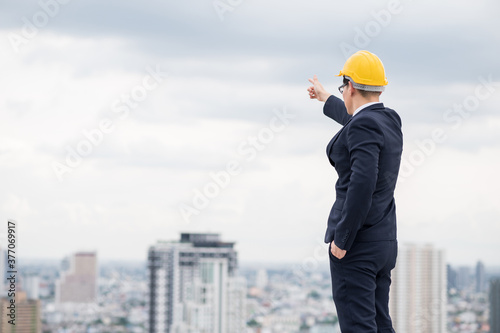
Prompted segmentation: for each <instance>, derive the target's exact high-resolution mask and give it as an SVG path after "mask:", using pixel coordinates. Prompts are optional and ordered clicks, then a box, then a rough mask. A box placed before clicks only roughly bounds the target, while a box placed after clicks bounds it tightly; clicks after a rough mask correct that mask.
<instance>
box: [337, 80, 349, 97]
mask: <svg viewBox="0 0 500 333" xmlns="http://www.w3.org/2000/svg"><path fill="white" fill-rule="evenodd" d="M348 84H349V80H347V79H344V84H342V85H341V86H340V87H339V91H340V94H342V95H343V94H344V89H345V87H346V86H347V85H348Z"/></svg>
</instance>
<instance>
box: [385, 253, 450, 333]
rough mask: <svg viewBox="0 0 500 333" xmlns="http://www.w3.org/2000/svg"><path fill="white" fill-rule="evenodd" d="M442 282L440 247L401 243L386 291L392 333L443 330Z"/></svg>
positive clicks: (439, 332) (443, 268) (444, 300)
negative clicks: (388, 297) (393, 332)
mask: <svg viewBox="0 0 500 333" xmlns="http://www.w3.org/2000/svg"><path fill="white" fill-rule="evenodd" d="M446 282H447V279H446V263H445V258H444V252H443V251H442V250H436V249H434V248H433V247H432V246H431V245H425V246H418V245H412V244H408V245H401V246H400V247H399V253H398V260H397V264H396V268H395V269H394V270H393V271H392V285H391V291H390V313H391V317H392V320H393V326H394V329H395V330H396V332H404V333H443V332H446V303H447V294H446Z"/></svg>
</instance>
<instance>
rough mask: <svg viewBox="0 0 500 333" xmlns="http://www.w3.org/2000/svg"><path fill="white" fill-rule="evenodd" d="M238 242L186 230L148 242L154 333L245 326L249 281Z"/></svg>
mask: <svg viewBox="0 0 500 333" xmlns="http://www.w3.org/2000/svg"><path fill="white" fill-rule="evenodd" d="M233 246H234V243H228V242H222V241H221V240H220V236H219V234H200V233H182V234H181V238H180V240H179V241H170V242H158V243H157V244H156V245H154V246H151V247H150V248H149V252H148V283H149V300H148V307H149V309H148V312H149V320H148V325H149V332H150V333H159V332H161V333H191V332H197V333H234V332H244V331H245V327H246V321H245V299H246V286H245V280H244V279H243V278H241V277H238V276H237V252H236V251H235V250H234V248H233Z"/></svg>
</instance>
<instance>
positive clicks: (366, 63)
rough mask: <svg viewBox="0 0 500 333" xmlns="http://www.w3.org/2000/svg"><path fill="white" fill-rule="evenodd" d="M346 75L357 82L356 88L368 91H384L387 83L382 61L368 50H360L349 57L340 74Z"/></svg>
mask: <svg viewBox="0 0 500 333" xmlns="http://www.w3.org/2000/svg"><path fill="white" fill-rule="evenodd" d="M341 75H344V76H346V77H347V78H348V79H350V81H351V82H353V83H357V85H353V86H354V88H357V89H362V90H368V91H383V90H384V86H386V85H387V83H388V82H387V78H386V77H385V70H384V65H383V64H382V61H380V59H379V57H377V56H376V55H375V54H373V53H371V52H368V51H358V52H356V53H354V54H353V55H352V56H350V57H349V59H347V61H346V62H345V64H344V68H342V70H341V71H340V73H339V75H336V76H341Z"/></svg>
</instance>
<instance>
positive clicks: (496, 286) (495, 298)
mask: <svg viewBox="0 0 500 333" xmlns="http://www.w3.org/2000/svg"><path fill="white" fill-rule="evenodd" d="M490 333H500V279H494V280H491V282H490Z"/></svg>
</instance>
